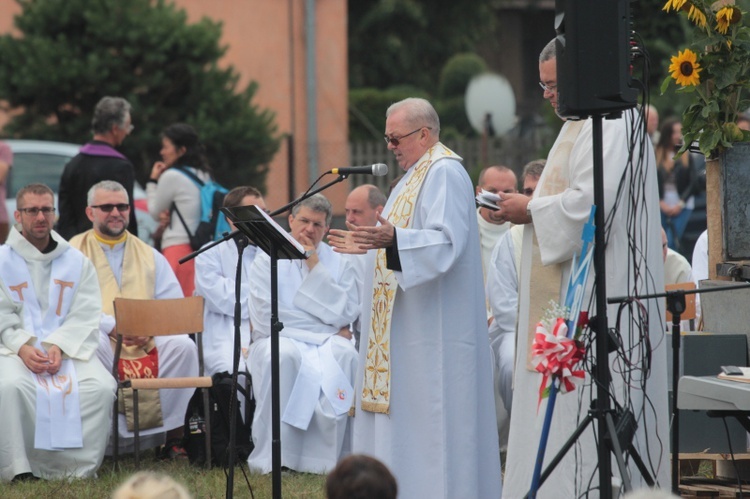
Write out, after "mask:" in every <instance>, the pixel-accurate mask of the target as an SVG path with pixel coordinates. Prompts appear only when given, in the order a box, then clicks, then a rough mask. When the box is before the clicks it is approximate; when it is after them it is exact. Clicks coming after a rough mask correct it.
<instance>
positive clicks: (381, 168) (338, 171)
mask: <svg viewBox="0 0 750 499" xmlns="http://www.w3.org/2000/svg"><path fill="white" fill-rule="evenodd" d="M328 173H333V174H334V175H352V174H354V175H356V174H365V175H375V176H376V177H382V176H384V175H386V174H387V173H388V165H386V164H385V163H375V164H374V165H370V166H348V167H346V168H334V169H333V170H331V171H329V172H328Z"/></svg>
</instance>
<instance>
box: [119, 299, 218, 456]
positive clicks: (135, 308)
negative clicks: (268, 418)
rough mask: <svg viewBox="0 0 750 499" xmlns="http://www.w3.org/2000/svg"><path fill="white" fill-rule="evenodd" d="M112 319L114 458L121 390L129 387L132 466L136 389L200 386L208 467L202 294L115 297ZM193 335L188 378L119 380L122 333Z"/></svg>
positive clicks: (136, 428)
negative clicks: (194, 360)
mask: <svg viewBox="0 0 750 499" xmlns="http://www.w3.org/2000/svg"><path fill="white" fill-rule="evenodd" d="M114 306H115V321H116V323H117V345H116V347H115V361H114V365H113V366H112V374H113V376H114V377H115V380H116V381H117V384H118V390H117V397H116V399H115V410H114V415H113V417H112V435H113V438H114V445H113V447H114V461H115V464H116V463H117V459H118V454H119V440H120V435H119V432H118V430H119V428H118V427H119V421H118V419H119V418H118V411H117V409H118V400H119V398H120V396H121V389H123V388H132V389H133V420H134V429H133V434H134V437H135V439H134V440H135V441H134V447H135V466H136V468H137V467H139V465H140V455H139V454H140V442H139V439H140V429H139V421H138V391H139V390H161V389H170V388H192V389H195V388H201V389H202V390H201V391H202V393H203V412H204V414H203V417H204V420H205V422H206V430H205V431H206V466H207V467H210V466H211V421H210V411H209V404H208V388H210V387H211V385H212V382H211V377H210V376H204V375H203V297H201V296H191V297H188V298H177V299H170V300H134V299H129V298H115V305H114ZM175 334H193V335H195V343H196V345H197V346H198V376H197V377H189V378H138V379H128V380H124V381H120V379H119V376H118V364H119V362H120V353H121V350H122V340H123V338H124V337H126V336H169V335H175Z"/></svg>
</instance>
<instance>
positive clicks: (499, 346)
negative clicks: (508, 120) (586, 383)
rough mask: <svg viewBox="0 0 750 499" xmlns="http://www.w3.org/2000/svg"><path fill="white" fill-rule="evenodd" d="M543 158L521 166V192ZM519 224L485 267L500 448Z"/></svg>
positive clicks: (509, 386) (504, 435)
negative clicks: (490, 313) (490, 315)
mask: <svg viewBox="0 0 750 499" xmlns="http://www.w3.org/2000/svg"><path fill="white" fill-rule="evenodd" d="M545 163H546V160H544V159H537V160H534V161H531V162H530V163H528V164H526V166H524V167H523V174H522V175H521V184H522V185H523V193H524V195H526V196H529V197H531V196H532V195H534V190H535V189H536V184H537V183H538V182H539V177H541V176H542V171H543V170H544V165H545ZM522 234H523V227H522V226H517V225H516V226H513V227H511V228H510V230H508V231H506V232H505V234H503V235H502V236H501V237H500V239H499V240H498V242H497V244H496V245H495V248H494V249H493V251H492V255H491V257H490V259H489V262H488V265H487V268H486V276H485V283H486V292H487V303H488V304H489V306H490V310H491V311H492V317H491V318H490V326H489V335H490V348H491V350H492V366H493V374H494V376H493V377H494V384H495V411H496V413H497V431H498V434H499V436H500V448H501V449H504V448H506V447H507V446H508V432H509V430H510V410H511V407H512V404H513V367H514V361H515V356H516V316H517V305H518V273H519V268H520V265H521V251H522V249H521V243H522V240H521V239H522Z"/></svg>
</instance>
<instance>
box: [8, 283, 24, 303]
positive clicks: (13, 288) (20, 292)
mask: <svg viewBox="0 0 750 499" xmlns="http://www.w3.org/2000/svg"><path fill="white" fill-rule="evenodd" d="M28 287H29V283H28V282H22V283H21V284H18V285H16V286H8V288H10V290H11V291H15V292H16V293H18V299H19V300H20V301H23V290H24V289H26V288H28Z"/></svg>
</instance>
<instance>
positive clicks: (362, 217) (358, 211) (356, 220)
mask: <svg viewBox="0 0 750 499" xmlns="http://www.w3.org/2000/svg"><path fill="white" fill-rule="evenodd" d="M386 201H387V199H386V197H385V195H384V194H383V193H382V192H381V191H380V189H378V188H377V186H374V185H372V184H364V185H360V186H359V187H357V188H355V189H354V190H353V191H352V192H350V193H349V196H347V198H346V206H345V209H346V221H347V222H348V223H350V224H354V225H357V226H360V227H362V226H368V227H370V226H375V225H377V223H378V215H380V214H381V213H382V212H383V206H385V202H386Z"/></svg>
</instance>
